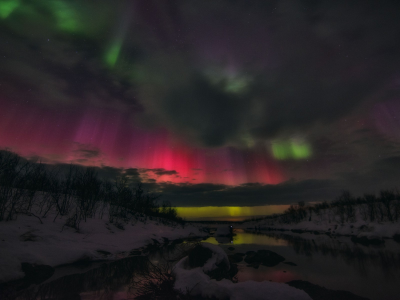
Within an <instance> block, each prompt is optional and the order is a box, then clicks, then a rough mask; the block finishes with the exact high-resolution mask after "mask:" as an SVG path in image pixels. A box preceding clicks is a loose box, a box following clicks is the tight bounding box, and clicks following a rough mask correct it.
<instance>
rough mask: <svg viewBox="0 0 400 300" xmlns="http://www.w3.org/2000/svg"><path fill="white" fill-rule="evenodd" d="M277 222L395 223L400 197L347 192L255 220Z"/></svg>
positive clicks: (399, 213)
mask: <svg viewBox="0 0 400 300" xmlns="http://www.w3.org/2000/svg"><path fill="white" fill-rule="evenodd" d="M268 219H270V220H277V221H279V222H281V223H286V224H290V223H299V222H301V221H305V220H306V221H312V220H315V221H321V220H323V219H324V220H327V221H328V222H332V221H337V222H340V223H345V222H356V221H357V220H358V219H361V220H363V221H369V222H385V221H387V222H398V221H399V219H400V193H399V192H398V191H397V190H381V191H380V193H379V195H378V196H377V195H374V194H365V195H364V196H362V197H354V196H353V195H351V193H350V192H348V191H344V192H343V193H342V194H341V195H340V196H339V197H337V198H336V199H335V200H333V201H331V202H326V201H325V202H322V203H317V204H313V205H306V204H305V202H303V201H301V202H298V203H297V204H296V205H290V207H289V208H288V209H287V210H286V211H285V212H284V213H283V214H274V215H272V216H267V217H263V218H258V219H255V218H253V219H251V220H248V221H260V220H268Z"/></svg>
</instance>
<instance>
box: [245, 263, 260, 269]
mask: <svg viewBox="0 0 400 300" xmlns="http://www.w3.org/2000/svg"><path fill="white" fill-rule="evenodd" d="M246 267H249V268H254V269H258V268H259V267H260V264H256V263H253V264H248V265H246Z"/></svg>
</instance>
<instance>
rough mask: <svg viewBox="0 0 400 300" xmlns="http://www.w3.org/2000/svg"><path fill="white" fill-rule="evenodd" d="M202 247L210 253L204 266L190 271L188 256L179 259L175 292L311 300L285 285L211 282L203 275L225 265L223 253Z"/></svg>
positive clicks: (265, 299)
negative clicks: (222, 264)
mask: <svg viewBox="0 0 400 300" xmlns="http://www.w3.org/2000/svg"><path fill="white" fill-rule="evenodd" d="M202 246H203V247H205V248H208V249H210V250H211V251H212V252H213V255H212V257H211V258H210V259H209V260H208V261H206V263H205V264H204V266H203V267H197V268H192V269H191V268H190V267H189V266H188V257H184V258H182V259H181V260H180V261H179V262H178V263H177V264H176V265H175V266H174V269H173V274H174V276H175V285H174V288H175V289H176V290H180V291H181V292H183V293H190V294H191V295H193V296H197V295H200V296H202V297H216V298H217V299H226V298H228V297H229V299H231V300H242V299H247V300H258V299H260V300H261V299H262V300H292V299H293V300H311V298H310V296H309V295H308V294H306V293H305V292H304V291H302V290H299V289H296V288H293V287H290V286H288V285H286V284H284V283H274V282H268V281H263V282H255V281H245V282H240V283H233V282H232V281H230V280H227V279H222V280H220V281H216V280H215V279H211V278H210V277H209V276H208V275H207V274H206V273H205V272H209V271H212V270H215V269H216V268H218V267H220V266H221V263H222V262H228V257H227V255H226V253H225V252H224V251H223V250H222V249H221V248H220V247H218V246H216V245H212V244H209V243H202Z"/></svg>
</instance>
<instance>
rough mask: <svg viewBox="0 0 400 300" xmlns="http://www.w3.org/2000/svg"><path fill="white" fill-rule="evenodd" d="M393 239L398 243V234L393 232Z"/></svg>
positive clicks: (399, 237)
mask: <svg viewBox="0 0 400 300" xmlns="http://www.w3.org/2000/svg"><path fill="white" fill-rule="evenodd" d="M393 239H394V240H395V241H396V242H398V243H400V234H398V233H397V234H395V235H394V236H393Z"/></svg>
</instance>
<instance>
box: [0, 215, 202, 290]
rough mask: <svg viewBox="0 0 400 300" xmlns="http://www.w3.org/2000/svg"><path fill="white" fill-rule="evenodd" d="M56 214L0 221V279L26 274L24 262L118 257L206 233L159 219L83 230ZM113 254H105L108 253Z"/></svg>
mask: <svg viewBox="0 0 400 300" xmlns="http://www.w3.org/2000/svg"><path fill="white" fill-rule="evenodd" d="M53 219H54V215H53V216H51V215H49V216H48V217H47V218H45V219H42V221H43V224H41V223H40V222H39V220H38V219H37V218H35V217H33V216H26V215H20V216H18V219H17V220H16V221H9V222H1V223H0V282H5V281H9V280H14V279H19V278H22V277H23V276H24V273H23V272H22V271H21V263H22V262H28V263H34V264H42V265H50V266H53V267H54V266H58V265H62V264H68V263H72V262H75V261H78V260H80V259H83V258H86V259H88V258H89V259H93V260H96V259H104V258H106V259H115V258H118V257H119V256H120V255H121V253H123V252H126V251H130V250H133V249H137V248H140V247H143V246H145V245H147V244H150V243H152V242H153V240H152V239H155V240H158V241H160V242H162V241H163V238H164V237H165V238H168V239H169V240H174V239H178V238H187V237H189V236H204V235H206V234H205V233H204V232H202V231H200V230H199V227H195V226H193V225H187V226H185V227H184V228H182V226H180V225H177V226H166V225H163V224H160V223H158V221H154V220H153V221H149V219H147V221H144V220H143V221H140V220H139V221H136V223H135V222H134V223H130V224H125V229H124V230H121V229H118V228H117V227H115V226H114V225H113V224H109V223H108V222H107V221H106V220H102V219H87V222H83V221H82V222H81V226H80V227H81V229H80V232H79V233H78V232H76V230H75V229H73V228H70V227H66V226H64V228H63V225H64V224H65V221H66V219H65V218H57V219H56V220H55V222H53ZM98 250H101V251H107V252H110V253H111V254H110V255H107V256H106V257H105V254H104V253H105V252H98Z"/></svg>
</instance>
